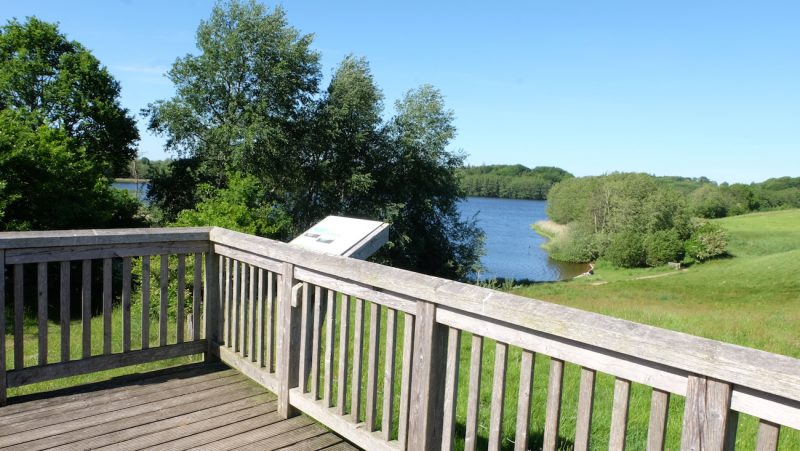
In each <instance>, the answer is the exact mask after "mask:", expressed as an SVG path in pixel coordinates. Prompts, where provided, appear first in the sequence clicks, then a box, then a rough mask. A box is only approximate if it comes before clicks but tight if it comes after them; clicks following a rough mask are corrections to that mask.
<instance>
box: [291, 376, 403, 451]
mask: <svg viewBox="0 0 800 451" xmlns="http://www.w3.org/2000/svg"><path fill="white" fill-rule="evenodd" d="M289 402H290V403H291V405H292V406H294V407H296V408H297V409H298V410H300V411H301V412H303V413H304V414H306V415H308V416H310V417H311V418H313V419H315V420H317V421H318V422H319V423H320V424H322V425H324V426H325V427H327V428H328V429H330V430H331V431H333V432H335V433H337V434H339V435H341V436H342V437H344V438H345V439H347V440H349V441H350V442H352V443H353V444H355V445H356V446H358V447H359V448H363V449H369V450H386V451H397V450H399V449H400V445H399V443H398V442H397V440H392V441H390V442H387V441H385V440H383V438H381V437H380V436H379V435H378V434H379V433H377V432H369V431H367V429H366V423H353V422H351V421H350V420H348V419H347V418H346V417H343V416H340V415H338V414H337V413H336V412H335V410H334V408H326V407H324V406H323V405H322V402H321V401H315V400H313V399H311V398H309V397H308V396H306V395H304V394H303V393H302V392H301V391H300V389H299V388H293V389H291V390H289Z"/></svg>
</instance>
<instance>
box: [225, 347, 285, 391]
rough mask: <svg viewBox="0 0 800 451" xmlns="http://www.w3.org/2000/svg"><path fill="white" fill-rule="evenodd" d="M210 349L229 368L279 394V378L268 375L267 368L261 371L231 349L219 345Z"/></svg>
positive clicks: (253, 363)
mask: <svg viewBox="0 0 800 451" xmlns="http://www.w3.org/2000/svg"><path fill="white" fill-rule="evenodd" d="M209 347H210V348H211V354H212V355H214V356H215V357H218V358H219V359H220V360H221V361H222V362H223V363H225V364H226V365H228V366H229V367H231V368H233V369H235V370H236V371H238V372H239V373H241V374H244V375H245V376H247V377H248V378H250V379H252V380H253V381H254V382H255V383H257V384H258V385H260V386H262V387H264V388H266V389H267V390H269V391H271V392H272V393H277V392H278V377H277V376H276V375H274V374H269V373H267V371H266V368H260V369H259V368H257V367H255V365H256V363H255V362H251V361H250V360H247V359H245V358H243V357H242V356H240V355H238V354H236V353H235V352H233V351H231V350H230V349H228V348H226V347H224V346H220V345H219V344H218V343H211V345H210V346H209Z"/></svg>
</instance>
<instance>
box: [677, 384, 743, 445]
mask: <svg viewBox="0 0 800 451" xmlns="http://www.w3.org/2000/svg"><path fill="white" fill-rule="evenodd" d="M730 406H731V385H730V384H728V383H726V382H722V381H719V380H716V379H712V378H710V377H705V376H699V375H694V374H690V375H689V380H688V384H687V387H686V407H685V410H684V413H683V434H682V435H681V449H683V450H696V451H701V450H702V451H723V449H724V447H725V436H726V429H727V427H728V415H729V412H730Z"/></svg>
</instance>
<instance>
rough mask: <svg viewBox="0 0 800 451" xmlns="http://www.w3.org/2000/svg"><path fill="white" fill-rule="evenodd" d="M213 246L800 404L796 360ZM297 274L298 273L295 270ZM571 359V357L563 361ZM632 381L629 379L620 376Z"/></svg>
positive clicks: (410, 275)
mask: <svg viewBox="0 0 800 451" xmlns="http://www.w3.org/2000/svg"><path fill="white" fill-rule="evenodd" d="M209 236H210V239H211V240H212V241H215V242H218V243H221V244H225V245H227V246H230V247H234V248H246V249H247V250H248V251H249V252H252V253H255V254H259V255H262V256H265V257H268V258H272V259H275V260H282V261H287V262H289V263H292V264H295V265H297V266H298V267H299V268H298V271H301V270H300V268H303V269H307V270H313V271H317V272H319V273H323V274H331V275H336V276H337V277H338V278H340V279H345V280H348V281H351V282H355V283H359V284H364V285H367V286H370V287H372V289H373V290H375V291H386V292H392V293H395V294H402V295H403V296H405V297H407V298H415V299H420V300H424V301H428V302H433V303H435V304H439V305H442V306H447V307H449V308H451V309H455V310H460V311H464V312H475V313H477V314H480V315H486V316H490V317H492V318H494V319H496V320H498V321H499V322H504V323H507V324H510V325H514V326H519V327H522V328H523V329H530V330H536V331H539V332H541V333H545V334H552V335H553V336H555V337H560V338H566V339H569V340H574V341H576V342H579V343H583V344H586V345H591V346H594V347H597V348H600V349H605V350H606V352H612V353H614V352H615V353H620V354H622V355H625V356H629V357H632V358H636V359H643V360H645V361H649V362H653V363H657V364H662V365H665V366H667V367H672V368H676V369H680V370H683V371H687V372H693V373H698V374H704V375H707V376H710V377H713V378H715V379H719V380H725V381H728V382H731V383H733V384H735V385H743V386H746V387H751V388H754V389H758V390H761V391H765V392H767V393H773V394H776V395H780V396H783V397H786V398H789V399H800V377H797V374H800V360H798V359H793V358H790V357H785V356H779V355H774V354H770V353H767V352H763V351H758V350H755V349H750V348H744V347H741V346H736V345H731V344H727V343H721V342H718V341H714V340H709V339H705V338H700V337H694V336H691V335H687V334H683V333H679V332H673V331H668V330H664V329H660V328H657V327H652V326H647V325H643V324H637V323H634V322H631V321H625V320H621V319H616V318H611V317H608V316H604V315H599V314H596V313H591V312H586V311H583V310H578V309H574V308H569V307H564V306H560V305H555V304H550V303H547V302H543V301H537V300H533V299H529V298H523V297H520V296H516V295H513V294H509V293H502V292H499V291H494V290H490V289H486V288H481V287H477V286H475V285H469V284H464V283H459V282H453V281H447V280H444V279H439V278H436V277H431V276H426V275H422V274H418V273H414V272H411V271H405V270H401V269H397V268H390V267H386V266H381V265H378V264H374V263H370V262H365V261H356V260H352V259H345V258H343V257H336V256H330V255H324V254H318V253H314V252H311V251H306V250H303V249H299V248H295V247H292V246H289V245H286V244H284V243H280V242H276V241H272V240H269V239H266V238H258V237H253V236H249V235H246V234H243V233H238V232H233V231H229V230H225V229H219V228H213V229H212V230H211V231H210V232H209ZM301 272H302V271H301ZM569 360H570V361H573V360H572V359H569ZM619 376H620V377H623V378H625V379H627V380H631V381H633V382H638V381H636V380H634V379H632V378H630V377H628V376H627V375H619Z"/></svg>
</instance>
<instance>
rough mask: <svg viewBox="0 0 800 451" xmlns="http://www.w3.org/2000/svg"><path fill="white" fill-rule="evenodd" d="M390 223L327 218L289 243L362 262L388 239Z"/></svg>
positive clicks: (337, 217) (338, 217) (340, 217)
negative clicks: (361, 260) (357, 259)
mask: <svg viewBox="0 0 800 451" xmlns="http://www.w3.org/2000/svg"><path fill="white" fill-rule="evenodd" d="M388 227H389V224H386V223H383V222H380V221H369V220H366V219H355V218H345V217H342V216H328V217H327V218H325V219H323V220H322V221H320V222H318V223H317V224H315V225H314V226H312V227H311V228H310V229H308V230H306V231H305V232H303V233H302V234H301V235H300V236H298V237H297V238H295V239H294V240H292V241H291V242H290V243H289V244H291V245H293V246H297V247H301V248H303V249H308V250H312V251H316V252H322V253H325V254H332V255H342V256H345V257H353V258H359V259H365V258H367V257H369V256H370V255H372V254H373V253H374V252H375V251H377V250H378V249H379V248H380V247H381V246H383V245H384V244H385V243H386V242H387V241H388V239H389V228H388Z"/></svg>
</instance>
